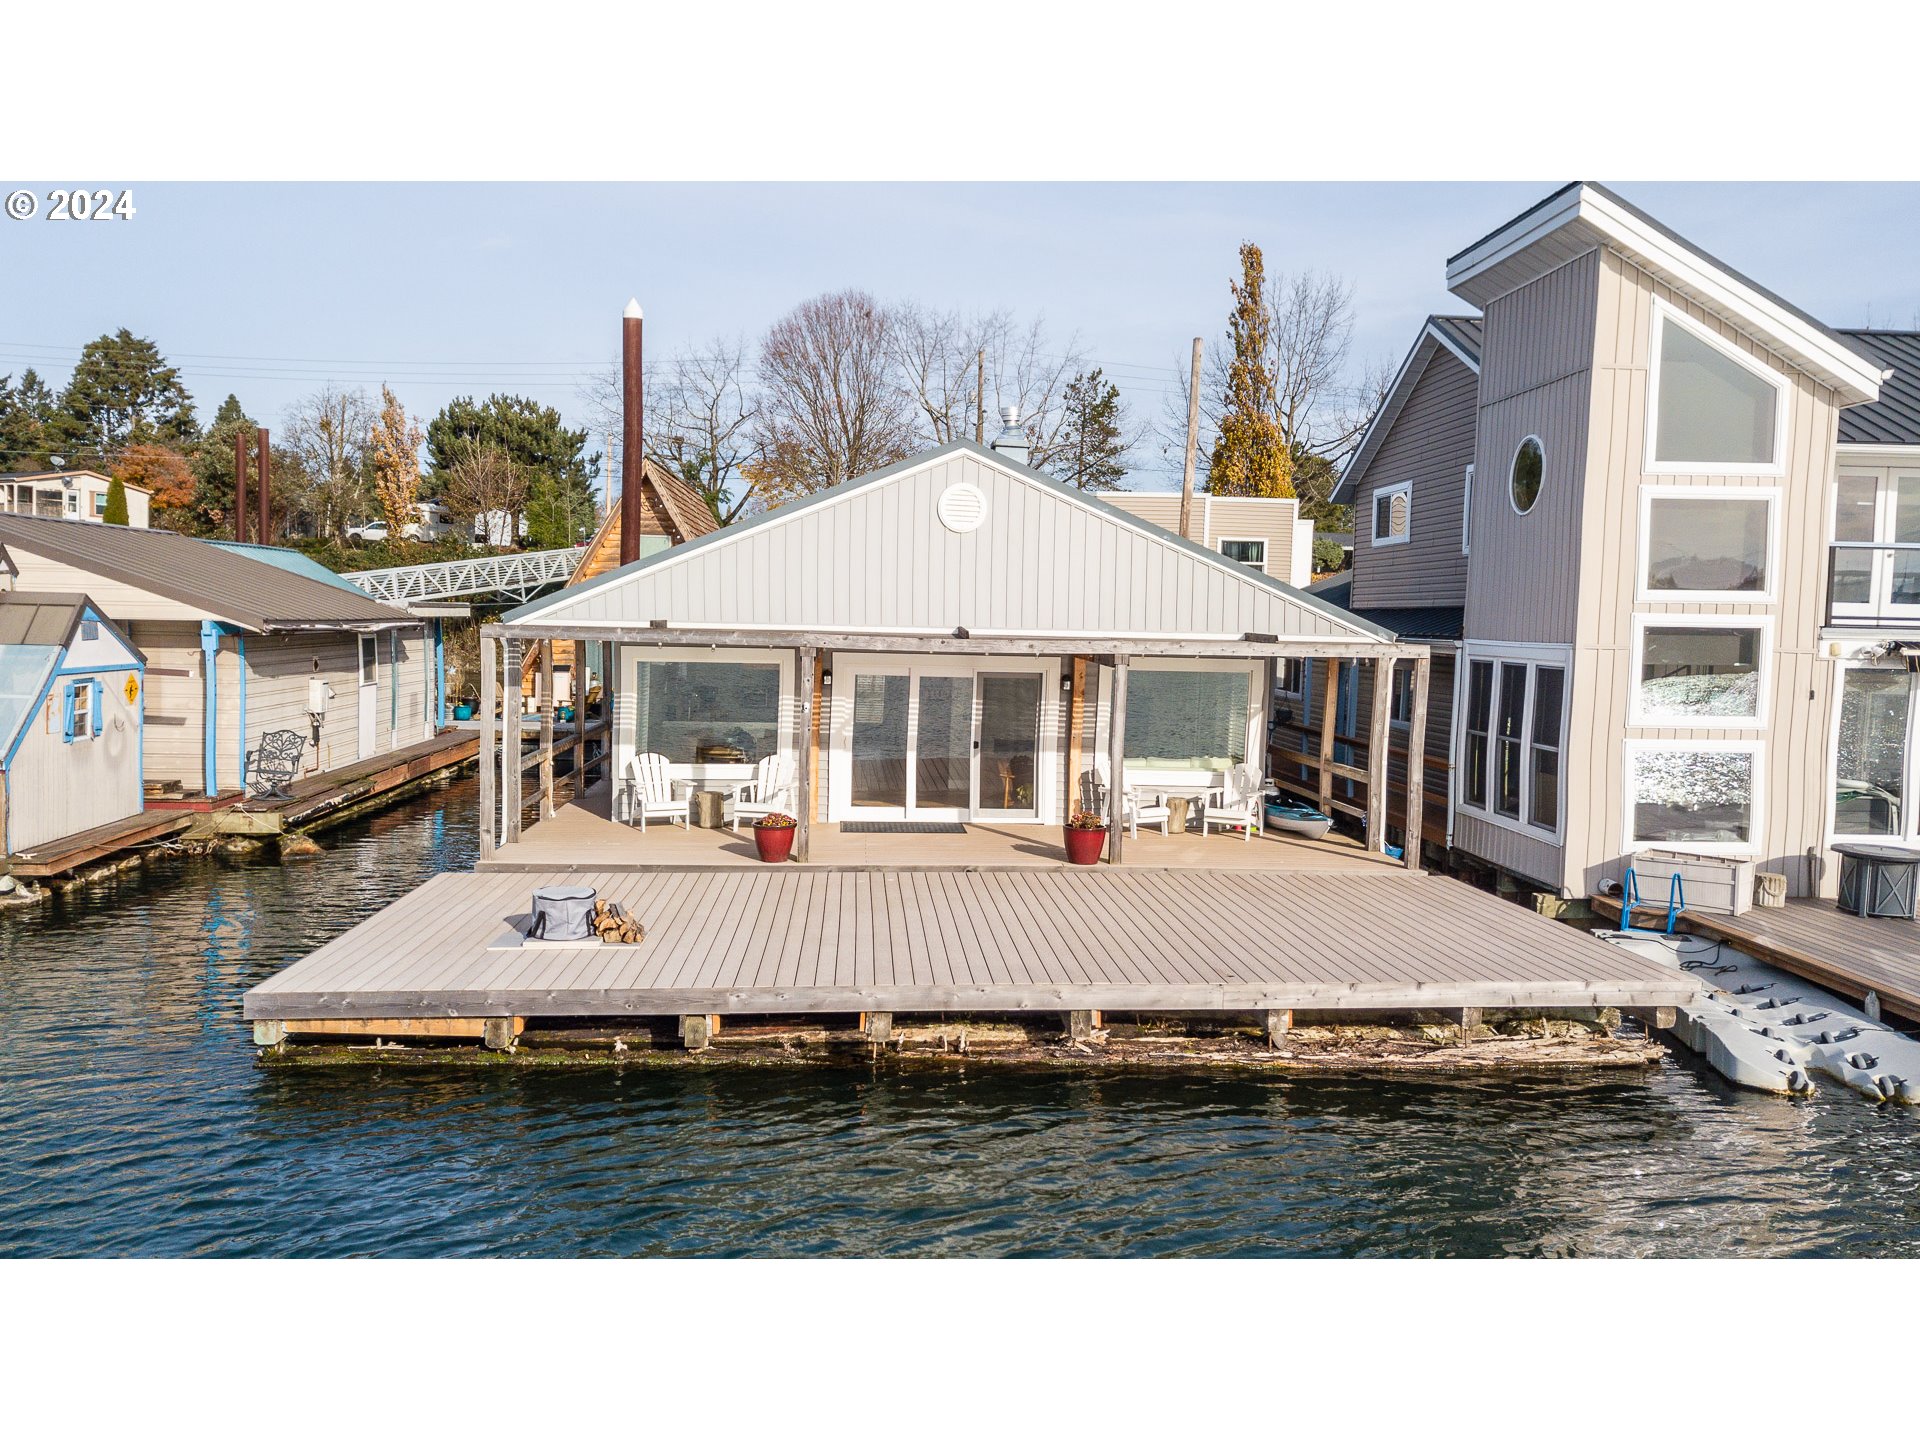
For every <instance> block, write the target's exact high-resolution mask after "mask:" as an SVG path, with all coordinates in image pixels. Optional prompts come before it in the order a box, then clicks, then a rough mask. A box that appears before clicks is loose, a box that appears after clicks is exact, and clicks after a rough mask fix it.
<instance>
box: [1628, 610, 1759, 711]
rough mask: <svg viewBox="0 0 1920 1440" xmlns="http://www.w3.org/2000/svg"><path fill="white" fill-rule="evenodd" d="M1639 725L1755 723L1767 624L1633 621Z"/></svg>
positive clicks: (1636, 701)
mask: <svg viewBox="0 0 1920 1440" xmlns="http://www.w3.org/2000/svg"><path fill="white" fill-rule="evenodd" d="M1634 635H1635V649H1634V653H1635V662H1634V673H1635V677H1636V680H1637V683H1636V685H1635V688H1634V693H1633V711H1632V716H1631V723H1633V724H1635V725H1656V726H1657V725H1717V726H1732V725H1740V724H1749V725H1751V724H1754V723H1757V722H1758V721H1759V720H1760V718H1761V709H1760V707H1761V701H1762V697H1763V695H1764V689H1763V684H1764V671H1765V665H1766V659H1767V650H1768V648H1769V647H1768V643H1767V631H1766V627H1765V625H1764V624H1763V623H1759V622H1755V623H1752V624H1742V623H1737V622H1731V621H1724V620H1703V621H1698V622H1693V621H1689V622H1685V623H1675V624H1668V623H1665V622H1664V621H1658V620H1656V619H1655V618H1653V617H1648V616H1641V617H1638V618H1637V620H1636V622H1635V626H1634Z"/></svg>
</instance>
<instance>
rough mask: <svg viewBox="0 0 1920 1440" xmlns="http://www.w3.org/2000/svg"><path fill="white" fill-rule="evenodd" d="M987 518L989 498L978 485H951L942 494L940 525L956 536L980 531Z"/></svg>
mask: <svg viewBox="0 0 1920 1440" xmlns="http://www.w3.org/2000/svg"><path fill="white" fill-rule="evenodd" d="M986 518H987V497H986V496H985V495H984V494H982V493H981V490H980V487H979V486H978V485H968V484H965V483H964V482H963V483H961V484H959V485H949V486H948V487H947V488H946V489H944V490H942V491H941V492H940V523H941V524H942V525H944V526H946V527H947V529H949V530H951V531H953V533H954V534H956V535H965V534H966V533H967V532H968V531H969V530H978V529H979V528H980V527H981V525H982V524H984V523H985V522H986Z"/></svg>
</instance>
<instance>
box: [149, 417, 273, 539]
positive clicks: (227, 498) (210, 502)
mask: <svg viewBox="0 0 1920 1440" xmlns="http://www.w3.org/2000/svg"><path fill="white" fill-rule="evenodd" d="M256 428H257V427H256V425H255V422H254V420H253V417H252V416H250V415H248V414H247V412H246V411H245V410H244V409H242V408H241V405H240V402H239V400H237V399H236V398H235V397H233V396H232V395H229V396H227V398H226V400H225V401H224V402H223V403H222V404H221V406H220V409H219V410H218V411H217V412H216V413H215V415H214V423H213V428H212V429H210V430H209V431H207V434H206V438H205V439H204V440H202V441H201V442H200V448H199V450H198V451H197V452H196V453H195V455H194V457H193V475H194V487H193V503H192V505H191V506H189V507H187V508H186V510H184V511H183V512H182V513H180V514H177V515H173V516H170V517H169V520H170V521H171V523H172V524H173V525H174V526H175V528H183V529H186V530H189V531H193V532H195V533H198V534H202V535H223V534H224V535H231V534H233V519H234V516H233V509H234V494H233V439H234V436H236V435H244V436H245V437H246V438H247V449H248V451H249V453H251V451H252V449H253V432H254V430H255V429H256ZM252 466H253V462H252V461H249V462H248V474H249V476H251V474H252ZM247 490H248V493H249V494H258V493H259V492H258V491H257V490H255V489H254V482H253V481H252V480H251V479H249V482H248V485H247Z"/></svg>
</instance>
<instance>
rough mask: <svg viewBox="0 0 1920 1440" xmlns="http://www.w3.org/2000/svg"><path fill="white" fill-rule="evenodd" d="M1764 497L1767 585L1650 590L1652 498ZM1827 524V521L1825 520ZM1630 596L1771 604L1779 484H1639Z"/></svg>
mask: <svg viewBox="0 0 1920 1440" xmlns="http://www.w3.org/2000/svg"><path fill="white" fill-rule="evenodd" d="M1672 499H1686V500H1765V501H1766V502H1767V586H1766V589H1764V590H1757V591H1756V590H1652V589H1649V588H1648V587H1647V560H1648V556H1649V548H1650V545H1651V542H1652V539H1653V502H1654V501H1656V500H1672ZM1829 526H1831V522H1829ZM1634 569H1635V573H1634V580H1633V598H1634V600H1635V601H1636V602H1637V603H1638V604H1642V605H1775V604H1778V603H1779V600H1780V487H1779V486H1778V485H1642V486H1641V487H1640V537H1639V545H1638V547H1637V553H1636V555H1635V558H1634Z"/></svg>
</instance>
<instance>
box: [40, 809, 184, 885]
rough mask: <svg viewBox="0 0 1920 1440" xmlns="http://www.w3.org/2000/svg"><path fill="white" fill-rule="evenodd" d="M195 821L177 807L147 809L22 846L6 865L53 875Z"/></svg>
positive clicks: (46, 876)
mask: <svg viewBox="0 0 1920 1440" xmlns="http://www.w3.org/2000/svg"><path fill="white" fill-rule="evenodd" d="M193 823H194V816H192V815H190V814H183V813H182V812H180V811H178V810H146V811H143V812H141V813H140V814H138V815H129V816H127V817H126V818H124V819H121V820H110V821H108V822H107V823H106V824H105V825H96V826H94V827H93V828H92V829H91V830H82V831H81V832H80V833H79V834H77V835H67V836H63V837H62V838H61V839H58V840H49V841H47V843H46V844H44V845H36V846H34V847H33V848H32V849H31V850H22V851H20V852H18V853H17V854H15V855H12V856H10V857H8V860H7V867H6V868H7V869H8V870H9V871H10V872H11V873H13V874H15V875H18V876H19V877H20V878H21V879H23V880H46V879H51V878H53V877H55V876H58V875H65V874H67V873H69V872H70V871H74V870H79V869H82V868H83V867H85V866H88V865H93V864H96V863H98V862H99V861H102V860H108V859H111V858H112V857H113V856H115V855H118V854H120V853H122V852H123V851H127V850H131V849H133V848H135V847H136V846H140V845H150V844H152V843H154V842H155V841H157V840H164V839H166V838H167V837H168V836H171V835H178V834H179V833H180V832H181V831H182V830H185V829H187V828H188V827H189V826H191V825H192V824H193Z"/></svg>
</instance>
